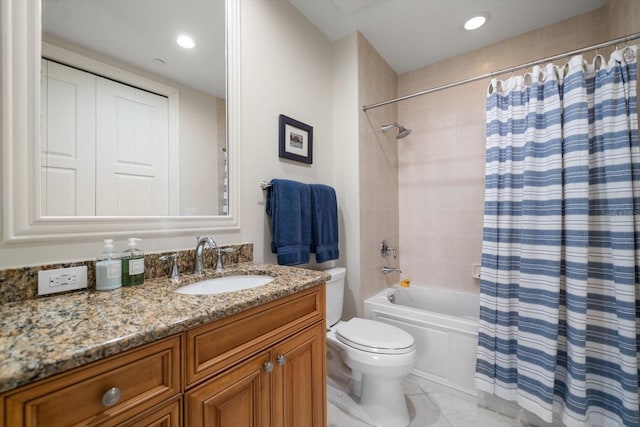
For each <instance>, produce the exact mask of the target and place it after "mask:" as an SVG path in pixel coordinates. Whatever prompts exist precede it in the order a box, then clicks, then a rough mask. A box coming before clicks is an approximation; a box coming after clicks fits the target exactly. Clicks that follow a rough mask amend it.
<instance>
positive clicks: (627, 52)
mask: <svg viewBox="0 0 640 427" xmlns="http://www.w3.org/2000/svg"><path fill="white" fill-rule="evenodd" d="M622 57H623V58H624V62H626V63H627V64H631V63H633V62H635V60H636V54H635V52H634V51H633V49H631V48H630V47H629V46H625V48H624V50H623V51H622Z"/></svg>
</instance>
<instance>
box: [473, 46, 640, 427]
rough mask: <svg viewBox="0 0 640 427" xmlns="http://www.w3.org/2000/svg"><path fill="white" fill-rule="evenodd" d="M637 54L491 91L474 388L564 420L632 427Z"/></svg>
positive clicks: (638, 338) (638, 217)
mask: <svg viewBox="0 0 640 427" xmlns="http://www.w3.org/2000/svg"><path fill="white" fill-rule="evenodd" d="M637 53H638V47H637V46H633V47H625V48H624V49H619V50H616V52H614V53H613V54H612V56H611V57H610V59H609V60H608V61H606V60H604V58H603V57H602V56H600V55H598V56H596V59H595V60H594V61H593V62H592V63H586V62H585V60H584V59H583V57H582V56H581V55H579V56H575V57H573V58H571V59H570V60H569V62H568V63H567V64H566V65H564V66H562V67H559V66H554V65H553V64H549V65H546V66H545V67H534V69H533V70H532V72H531V73H528V74H525V75H524V76H515V77H512V78H510V79H508V80H506V81H498V80H494V81H492V83H491V86H490V88H489V93H488V95H487V101H486V105H487V151H486V176H485V177H486V184H485V214H484V235H483V248H482V273H481V277H482V280H481V289H480V300H481V302H480V328H479V339H478V355H477V365H476V385H477V387H478V389H479V390H481V391H485V392H488V393H493V394H495V395H497V396H498V397H502V398H504V399H508V400H512V401H516V402H517V403H518V404H519V405H520V406H521V407H523V408H525V409H527V410H529V411H531V412H533V413H534V414H536V415H538V416H540V417H541V418H542V419H544V420H545V421H547V422H551V421H552V418H553V413H554V412H555V413H556V414H560V417H561V420H562V422H563V423H564V424H565V425H567V426H581V427H582V426H585V425H595V426H618V425H624V426H639V425H640V415H639V405H640V401H639V399H638V392H639V389H638V375H639V363H638V355H639V353H640V335H639V331H640V320H639V318H640V290H639V286H640V285H639V283H640V280H639V278H640V274H639V268H640V148H639V147H638V123H637V120H638V113H637V98H636V73H637V68H636V67H637V63H636V56H637Z"/></svg>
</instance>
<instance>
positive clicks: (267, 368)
mask: <svg viewBox="0 0 640 427" xmlns="http://www.w3.org/2000/svg"><path fill="white" fill-rule="evenodd" d="M263 366H264V370H265V371H267V373H270V372H271V371H273V363H271V362H264V365H263Z"/></svg>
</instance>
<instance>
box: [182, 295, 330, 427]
mask: <svg viewBox="0 0 640 427" xmlns="http://www.w3.org/2000/svg"><path fill="white" fill-rule="evenodd" d="M324 291H325V290H324V286H320V287H316V288H312V289H309V290H306V291H302V292H299V293H297V294H294V295H291V296H289V297H287V298H285V299H283V300H279V301H273V302H272V303H269V304H265V305H263V306H260V307H257V308H255V309H252V310H249V311H247V312H243V313H239V314H237V315H235V316H232V317H229V318H226V319H222V320H221V321H219V322H213V323H211V324H209V325H204V326H202V327H200V328H196V329H194V330H191V331H188V332H187V340H186V341H187V344H186V360H187V362H186V363H187V366H186V372H187V376H186V381H187V390H186V392H185V395H184V411H185V426H187V427H196V426H197V427H204V426H207V427H269V426H273V427H325V425H326V423H325V413H326V362H325V354H326V335H325V320H324V301H325V299H324V298H325V297H324ZM203 379H204V380H203Z"/></svg>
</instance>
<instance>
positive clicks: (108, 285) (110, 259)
mask: <svg viewBox="0 0 640 427" xmlns="http://www.w3.org/2000/svg"><path fill="white" fill-rule="evenodd" d="M121 271H122V268H121V264H120V257H119V256H118V255H116V254H114V253H113V240H111V239H105V240H104V247H103V250H102V253H101V254H100V257H99V258H98V260H97V261H96V290H98V291H110V290H112V289H118V288H119V287H120V286H121V285H122V276H121Z"/></svg>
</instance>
